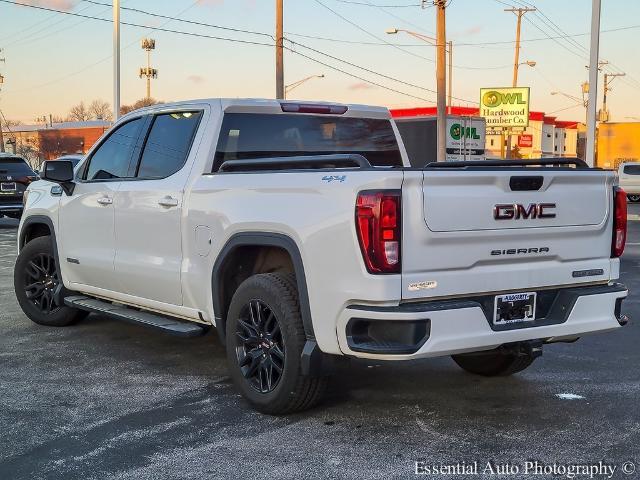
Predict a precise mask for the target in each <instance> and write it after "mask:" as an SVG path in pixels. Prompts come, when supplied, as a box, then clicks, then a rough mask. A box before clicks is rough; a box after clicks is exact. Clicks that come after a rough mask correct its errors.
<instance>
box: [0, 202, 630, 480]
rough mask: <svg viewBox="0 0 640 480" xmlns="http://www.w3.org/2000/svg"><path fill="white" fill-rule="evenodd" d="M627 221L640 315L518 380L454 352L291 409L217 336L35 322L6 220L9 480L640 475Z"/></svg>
mask: <svg viewBox="0 0 640 480" xmlns="http://www.w3.org/2000/svg"><path fill="white" fill-rule="evenodd" d="M630 214H631V218H635V219H636V220H633V221H630V224H629V243H628V244H627V250H626V252H625V255H624V258H623V262H622V278H623V281H624V282H626V283H627V285H628V286H629V287H630V290H631V294H630V296H629V298H628V299H627V300H626V302H625V303H624V307H623V311H624V312H625V313H626V314H627V315H629V316H630V317H631V318H632V319H638V321H636V322H635V323H634V322H633V321H632V323H631V324H630V325H628V326H627V327H626V328H624V329H620V330H618V331H616V332H613V333H609V334H603V335H597V336H592V337H585V338H583V339H581V340H580V341H578V342H577V343H574V344H557V345H550V346H547V347H545V351H544V355H543V356H542V358H540V359H538V360H537V361H536V362H535V363H534V364H533V365H532V367H530V368H529V369H528V370H526V371H524V372H522V373H521V374H519V375H516V376H513V377H508V378H497V379H486V378H479V377H475V376H472V375H469V374H467V373H465V372H463V371H462V370H460V369H459V368H458V367H457V366H456V365H455V364H454V363H453V361H452V360H451V359H449V358H439V359H433V360H426V361H418V362H411V363H403V364H393V365H388V364H384V365H378V364H375V363H370V364H366V363H356V364H352V365H351V367H350V368H345V369H341V370H340V372H339V373H338V375H337V376H336V377H335V378H334V380H333V382H332V386H331V389H330V392H329V395H328V397H327V399H326V401H325V402H324V403H323V404H322V405H320V406H319V407H317V408H315V409H314V410H311V411H309V412H305V413H302V414H297V415H292V416H288V417H270V416H264V415H261V414H259V413H256V412H254V411H252V410H251V409H250V408H249V407H248V406H247V404H246V403H245V402H244V401H243V400H242V399H241V398H240V396H239V395H238V393H237V392H236V391H235V389H234V387H233V385H232V384H231V383H230V380H229V377H228V375H227V368H226V361H225V356H224V352H223V349H222V347H221V345H220V343H219V341H218V337H217V335H216V334H215V332H211V333H210V334H208V335H207V336H204V337H200V338H196V339H180V338H175V337H171V336H165V335H163V334H162V333H159V332H156V331H153V330H148V329H145V328H143V327H138V326H134V325H129V324H125V323H119V322H115V321H112V320H108V319H105V318H101V317H100V316H97V315H91V316H90V317H89V318H87V319H86V320H84V321H82V322H81V323H79V324H78V325H76V326H73V327H68V328H46V327H41V326H38V325H35V324H33V323H31V322H30V321H29V320H28V319H27V318H26V317H25V316H24V315H23V313H22V312H21V311H20V308H19V307H18V304H17V302H16V300H15V297H14V293H13V280H12V274H13V263H14V260H15V255H16V244H15V234H16V227H17V223H16V222H13V221H8V220H6V219H0V479H36V478H52V479H54V478H55V479H74V478H82V479H136V480H139V479H160V478H175V479H208V478H264V477H269V478H314V479H317V478H354V479H356V478H357V479H361V478H412V477H414V470H415V462H416V461H424V462H427V463H428V464H435V465H438V464H443V465H455V464H456V463H462V462H465V463H466V464H471V463H472V462H478V463H479V468H480V470H482V469H483V468H484V467H485V464H486V462H489V461H491V462H493V464H494V465H505V464H511V465H516V466H520V468H523V465H524V462H525V461H539V462H540V463H541V464H545V465H551V464H553V463H554V462H555V463H557V464H560V465H567V464H580V463H597V462H598V461H603V462H604V463H606V464H609V465H612V466H616V467H617V470H616V472H615V473H614V476H613V478H640V473H636V474H632V475H625V474H624V473H623V472H622V470H621V468H622V465H623V464H625V462H632V465H635V466H637V467H638V469H639V470H640V408H639V407H638V398H640V373H639V368H638V367H639V366H640V349H639V348H638V345H640V305H639V303H638V302H639V300H640V274H639V272H640V221H638V220H639V219H640V217H639V216H638V214H640V207H638V206H637V205H632V206H631V207H630ZM626 468H629V464H627V467H626ZM427 477H429V478H431V477H430V476H427ZM422 478H425V477H424V476H423V477H422ZM432 478H478V476H471V475H469V476H465V475H451V476H440V477H436V476H433V477H432ZM480 478H484V477H482V476H480ZM486 478H489V477H486ZM493 478H525V477H523V476H522V475H519V476H516V477H497V476H496V477H493ZM535 478H552V477H551V476H550V475H549V476H548V475H541V476H536V477H535ZM554 478H562V477H554ZM577 478H585V477H577ZM587 478H588V477H587ZM595 478H603V477H595Z"/></svg>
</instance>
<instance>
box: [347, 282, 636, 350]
mask: <svg viewBox="0 0 640 480" xmlns="http://www.w3.org/2000/svg"><path fill="white" fill-rule="evenodd" d="M627 294H628V291H627V288H626V287H625V286H624V285H622V284H619V283H614V284H609V285H602V286H587V287H575V288H567V289H562V290H558V291H557V296H555V297H554V299H553V300H552V301H551V302H550V306H549V307H548V309H547V311H546V312H545V317H544V318H540V319H539V320H536V322H535V323H534V324H529V325H532V326H523V325H518V327H519V328H513V329H501V330H498V329H496V328H495V327H494V326H493V324H492V321H491V320H492V319H491V318H489V317H490V314H489V313H488V308H487V303H486V297H476V298H470V299H457V300H445V301H432V302H423V303H407V304H402V305H399V306H395V307H379V306H365V305H351V306H349V307H348V308H346V309H345V310H344V311H343V312H342V314H341V315H340V318H339V321H338V342H339V345H340V349H341V351H342V353H343V354H345V355H348V356H353V357H359V358H370V359H378V360H411V359H416V358H427V357H438V356H445V355H453V354H458V353H466V352H474V351H481V350H490V349H493V348H497V347H499V346H500V345H503V344H506V343H513V342H522V341H526V340H542V341H543V342H547V343H549V342H554V341H563V340H572V339H575V338H577V337H580V336H583V335H586V334H590V333H597V332H606V331H612V330H616V329H618V328H620V327H621V326H622V325H623V324H624V323H625V322H624V320H622V319H621V318H620V306H621V302H622V299H624V298H625V297H626V296H627ZM376 322H378V323H376ZM367 324H370V325H375V327H374V328H378V329H380V328H382V329H383V330H378V331H382V332H383V333H382V335H381V336H382V337H384V335H385V334H389V335H391V336H393V338H394V342H390V343H388V342H384V341H381V342H377V343H376V342H375V341H367V338H366V334H363V333H362V332H363V325H367ZM416 325H421V326H420V327H419V328H416ZM387 326H390V328H387ZM403 329H404V330H405V332H404V333H403ZM365 330H366V328H365ZM388 332H392V333H388ZM398 332H399V333H398ZM373 336H376V335H375V334H374V335H373ZM396 340H397V341H396ZM402 347H404V348H402Z"/></svg>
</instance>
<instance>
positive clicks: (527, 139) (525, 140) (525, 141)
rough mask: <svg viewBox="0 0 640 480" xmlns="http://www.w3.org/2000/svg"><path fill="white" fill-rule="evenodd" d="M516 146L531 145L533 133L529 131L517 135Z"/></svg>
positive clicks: (527, 146)
mask: <svg viewBox="0 0 640 480" xmlns="http://www.w3.org/2000/svg"><path fill="white" fill-rule="evenodd" d="M518 146H519V147H525V148H529V147H533V135H531V134H530V133H523V134H522V135H518Z"/></svg>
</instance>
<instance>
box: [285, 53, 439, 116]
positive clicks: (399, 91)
mask: <svg viewBox="0 0 640 480" xmlns="http://www.w3.org/2000/svg"><path fill="white" fill-rule="evenodd" d="M284 48H285V49H286V50H288V51H290V52H291V53H293V54H295V55H299V56H301V57H303V58H306V59H307V60H310V61H312V62H314V63H317V64H319V65H323V66H325V67H327V68H330V69H332V70H335V71H337V72H340V73H343V74H345V75H348V76H350V77H353V78H356V79H358V80H361V81H363V82H366V83H369V84H371V85H375V86H376V87H380V88H383V89H385V90H389V91H391V92H395V93H398V94H400V95H404V96H407V97H411V98H415V99H417V100H422V101H423V102H429V103H435V102H434V101H433V100H430V99H427V98H423V97H418V96H417V95H413V94H411V93H407V92H403V91H401V90H396V89H395V88H392V87H388V86H386V85H382V84H380V83H377V82H374V81H372V80H369V79H366V78H364V77H361V76H359V75H356V74H354V73H351V72H347V71H346V70H343V69H341V68H339V67H336V66H334V65H330V64H328V63H326V62H323V61H322V60H318V59H317V58H313V57H311V56H309V55H305V54H304V53H300V52H298V51H296V50H293V49H292V48H290V47H287V46H285V47H284Z"/></svg>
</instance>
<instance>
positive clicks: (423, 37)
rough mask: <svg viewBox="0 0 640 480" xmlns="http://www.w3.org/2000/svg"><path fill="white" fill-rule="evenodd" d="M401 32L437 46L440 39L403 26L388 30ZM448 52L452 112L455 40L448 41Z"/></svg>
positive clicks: (449, 98) (387, 31) (395, 32)
mask: <svg viewBox="0 0 640 480" xmlns="http://www.w3.org/2000/svg"><path fill="white" fill-rule="evenodd" d="M399 32H404V33H406V34H407V35H411V36H412V37H414V38H417V39H418V40H421V41H423V42H426V43H430V44H431V45H434V46H437V45H438V40H437V39H435V38H433V37H430V36H428V35H424V34H422V33H418V32H412V31H411V30H405V29H402V28H390V29H388V30H386V33H387V34H389V35H394V34H397V33H399ZM447 53H448V54H449V59H448V60H449V65H448V70H449V72H448V75H449V78H448V87H447V90H448V92H447V105H448V106H447V113H451V105H452V102H453V42H452V41H451V40H450V41H448V42H447Z"/></svg>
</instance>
